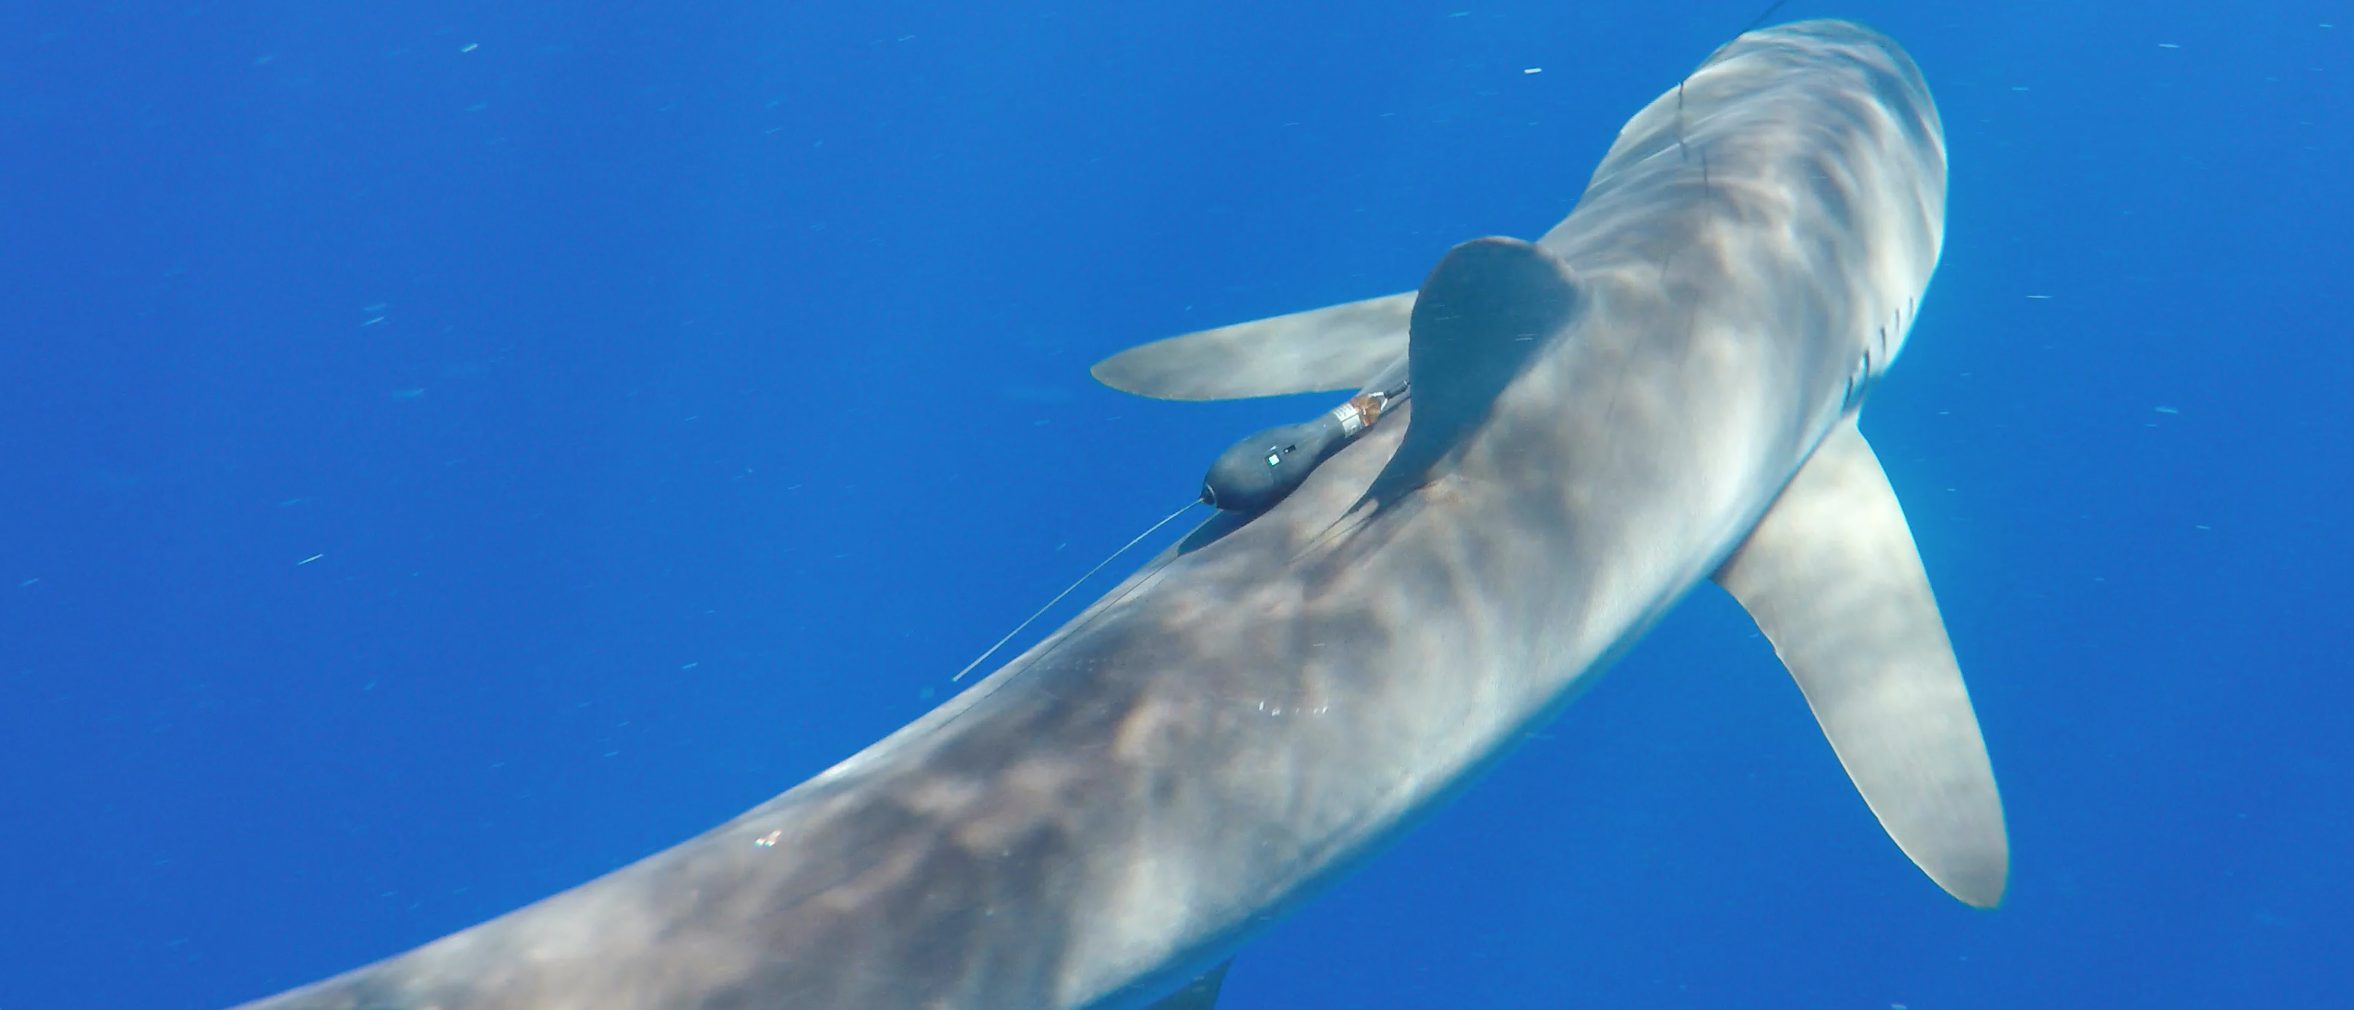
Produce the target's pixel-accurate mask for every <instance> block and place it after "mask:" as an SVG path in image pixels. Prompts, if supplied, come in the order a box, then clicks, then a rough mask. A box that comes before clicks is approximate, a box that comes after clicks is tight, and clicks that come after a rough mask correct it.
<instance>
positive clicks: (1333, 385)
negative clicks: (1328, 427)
mask: <svg viewBox="0 0 2354 1010" xmlns="http://www.w3.org/2000/svg"><path fill="white" fill-rule="evenodd" d="M1413 311H1414V292H1412V291H1407V292H1403V293H1400V294H1394V295H1386V296H1384V297H1381V298H1368V299H1366V300H1364V301H1361V302H1348V303H1346V304H1342V305H1332V306H1327V307H1325V308H1321V309H1314V310H1311V311H1308V312H1294V313H1292V314H1290V315H1287V316H1276V317H1273V318H1271V319H1261V320H1258V321H1256V322H1249V323H1236V324H1235V325H1232V326H1221V327H1218V328H1217V329H1214V330H1202V331H1201V332H1198V333H1188V334H1185V335H1184V336H1179V337H1170V338H1168V339H1166V340H1156V341H1153V342H1152V343H1149V344H1144V345H1141V346H1137V347H1131V348H1129V349H1127V350H1125V351H1121V352H1120V353H1118V354H1115V355H1112V356H1111V357H1108V358H1105V359H1103V360H1102V361H1099V362H1096V363H1095V367H1094V368H1092V369H1089V370H1088V371H1089V372H1090V373H1092V374H1093V375H1094V376H1095V378H1096V381H1098V382H1101V383H1103V384H1104V385H1106V386H1110V387H1112V388H1113V389H1117V390H1120V391H1122V392H1126V393H1135V394H1136V395H1138V396H1150V397H1153V398H1155V399H1161V400H1234V399H1241V398H1244V397H1251V396H1284V395H1287V394H1291V393H1315V392H1324V391H1329V390H1350V391H1354V390H1357V389H1359V388H1361V387H1363V386H1364V385H1365V384H1366V383H1368V382H1371V381H1372V380H1373V378H1374V376H1376V375H1377V374H1379V373H1380V372H1381V371H1382V369H1383V368H1384V367H1386V366H1389V365H1391V364H1394V363H1396V362H1397V361H1398V359H1400V358H1402V357H1404V356H1405V354H1406V320H1407V317H1408V316H1409V315H1411V314H1412V313H1413Z"/></svg>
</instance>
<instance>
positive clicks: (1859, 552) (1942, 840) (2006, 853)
mask: <svg viewBox="0 0 2354 1010" xmlns="http://www.w3.org/2000/svg"><path fill="white" fill-rule="evenodd" d="M1716 581H1717V584H1719V585H1721V586H1724V587H1725V589H1726V590H1727V591H1729V592H1731V593H1732V594H1733V598H1734V599H1737V600H1739V601H1741V606H1742V607H1744V608H1746V609H1747V610H1748V611H1749V616H1750V617H1752V618H1754V619H1755V620H1756V621H1757V626H1758V629H1759V630H1761V631H1763V632H1765V636H1766V639H1767V641H1770V642H1772V643H1773V645H1774V652H1775V654H1776V655H1779V656H1780V657H1781V658H1782V665H1783V666H1785V667H1787V668H1788V669H1789V670H1790V675H1791V677H1793V678H1795V679H1796V680H1797V681H1798V687H1799V690H1801V691H1802V692H1804V693H1805V694H1806V703H1807V705H1808V706H1809V707H1811V708H1813V709H1814V713H1815V719H1816V721H1818V722H1820V723H1821V724H1822V727H1823V735H1824V736H1825V737H1828V738H1829V739H1830V741H1831V749H1832V750H1833V751H1835V752H1837V753H1838V755H1839V763H1840V764H1841V765H1843V766H1845V767H1846V769H1847V775H1848V777H1849V778H1851V779H1853V780H1854V781H1855V786H1856V789H1857V790H1858V791H1860V792H1862V793H1863V795H1864V802H1865V804H1867V805H1869V806H1870V807H1871V808H1872V813H1873V815H1874V816H1876V817H1878V818H1879V819H1880V824H1881V826H1882V827H1884V828H1886V829H1888V836H1889V837H1890V838H1893V839H1895V840H1896V844H1897V847H1898V848H1901V849H1903V850H1904V853H1905V855H1907V856H1910V857H1912V860H1913V863H1914V864H1915V865H1917V866H1919V867H1920V868H1921V870H1922V872H1925V873H1927V874H1928V875H1929V879H1931V880H1935V881H1936V882H1937V884H1938V886H1940V887H1943V888H1945V890H1946V891H1947V893H1950V894H1952V895H1953V896H1954V897H1956V898H1960V899H1961V900H1963V901H1965V902H1968V903H1969V904H1972V905H1976V906H1978V907H1980V908H1991V907H1993V906H1994V905H1995V904H1996V903H1997V902H1999V901H2001V900H2002V895H2003V888H2004V884H2005V881H2006V880H2007V878H2008V876H2009V867H2010V845H2009V842H2008V841H2007V840H2006V837H2005V833H2004V830H2003V807H2002V798H2001V796H2000V795H1998V794H1997V793H1996V792H1995V787H1994V771H1993V769H1992V768H1990V767H1989V766H1988V764H1987V760H1986V743H1985V741H1984V740H1982V739H1980V737H1979V733H1978V717H1977V715H1976V714H1975V713H1974V712H1973V711H1972V710H1971V708H1970V695H1969V692H1968V691H1967V690H1965V689H1964V688H1963V686H1962V671H1961V667H1960V666H1959V665H1958V664H1956V663H1955V661H1954V655H1953V645H1952V644H1951V643H1950V642H1949V641H1947V639H1946V636H1945V622H1944V620H1943V619H1942V618H1940V617H1939V616H1938V613H1937V599H1936V597H1935V596H1933V595H1931V593H1930V590H1929V577H1928V575H1927V574H1925V573H1924V572H1923V571H1922V570H1921V556H1920V553H1919V551H1918V550H1917V549H1915V547H1914V546H1913V533H1912V529H1911V528H1910V527H1909V526H1907V525H1906V523H1905V518H1904V509H1903V508H1902V507H1900V506H1899V505H1898V504H1897V502H1896V493H1895V492H1894V491H1893V490H1891V489H1890V488H1889V486H1888V477H1887V475H1886V474H1885V473H1883V472H1882V471H1881V469H1880V461H1879V459H1878V458H1877V457H1875V456H1874V455H1872V447H1871V446H1870V445H1868V444H1866V443H1865V442H1864V437H1863V435H1862V434H1861V433H1859V432H1857V431H1856V428H1855V421H1854V419H1853V418H1852V417H1850V418H1848V419H1847V420H1844V421H1842V422H1840V423H1839V424H1838V425H1836V426H1834V427H1833V428H1832V430H1831V433H1830V434H1829V435H1828V436H1825V437H1824V439H1823V443H1822V444H1821V445H1820V446H1817V447H1816V448H1815V451H1814V455H1813V456H1811V457H1810V458H1808V459H1807V461H1806V465H1804V466H1802V467H1800V468H1799V470H1798V475H1797V476H1796V477H1794V478H1792V479H1791V481H1790V485H1789V487H1787V488H1785V489H1783V491H1782V494H1781V497H1779V498H1777V499H1775V501H1774V504H1773V507H1772V508H1770V509H1768V510H1767V511H1766V514H1765V518H1764V519H1762V520H1759V522H1758V524H1757V528H1756V529H1755V530H1752V531H1751V532H1750V534H1749V539H1748V541H1747V542H1745V543H1743V544H1742V545H1741V548H1740V550H1738V551H1736V552H1734V554H1733V557H1732V559H1731V560H1729V561H1727V562H1725V564H1724V567H1723V568H1721V569H1719V570H1718V571H1717V573H1716Z"/></svg>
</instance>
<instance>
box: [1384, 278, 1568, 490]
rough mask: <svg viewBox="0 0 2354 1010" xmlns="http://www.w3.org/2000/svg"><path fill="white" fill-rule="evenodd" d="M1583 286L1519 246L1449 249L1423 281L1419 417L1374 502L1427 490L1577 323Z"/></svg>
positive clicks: (1415, 342)
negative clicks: (1507, 391)
mask: <svg viewBox="0 0 2354 1010" xmlns="http://www.w3.org/2000/svg"><path fill="white" fill-rule="evenodd" d="M1578 301H1579V299H1578V288H1577V281H1576V278H1574V277H1573V276H1572V275H1571V273H1570V270H1569V265H1568V264H1566V263H1563V262H1562V261H1561V260H1560V259H1558V258H1556V257H1555V256H1553V254H1551V253H1548V252H1546V251H1544V250H1543V249H1540V248H1538V247H1537V246H1535V245H1531V244H1529V243H1527V242H1523V241H1521V240H1519V239H1515V238H1482V239H1473V240H1472V241H1469V242H1465V243H1463V244H1462V245H1459V246H1456V247H1455V248H1453V249H1451V250H1448V252H1447V255H1446V257H1445V258H1444V259H1441V260H1439V265H1438V266H1437V267H1435V268H1433V269H1432V270H1431V272H1430V277H1429V279H1427V280H1425V281H1423V282H1422V291H1421V293H1420V296H1419V297H1418V298H1417V299H1416V301H1415V303H1414V316H1413V321H1412V323H1411V325H1410V336H1409V337H1408V339H1407V351H1406V355H1407V366H1406V367H1407V372H1408V374H1409V376H1410V379H1409V382H1410V385H1409V386H1408V388H1410V389H1412V390H1413V393H1414V413H1413V416H1412V417H1411V418H1410V419H1409V420H1408V421H1407V424H1406V434H1405V436H1404V437H1403V438H1402V439H1400V440H1399V443H1398V451H1397V452H1396V454H1394V455H1392V456H1391V457H1390V461H1389V464H1388V465H1387V466H1385V467H1383V468H1382V471H1381V475H1380V476H1379V477H1376V478H1375V479H1374V481H1373V486H1372V488H1371V490H1369V491H1368V492H1367V497H1369V498H1374V499H1381V498H1386V497H1388V496H1389V495H1390V494H1393V493H1395V492H1398V491H1403V490H1406V489H1409V488H1413V487H1418V486H1420V485H1421V484H1423V483H1425V482H1426V481H1428V480H1429V478H1430V477H1431V475H1432V474H1431V471H1432V468H1434V467H1435V466H1437V465H1438V463H1439V461H1440V460H1441V459H1443V458H1445V457H1446V455H1447V454H1448V453H1449V452H1451V451H1453V449H1454V448H1455V446H1456V445H1457V444H1459V443H1460V442H1461V441H1462V439H1463V436H1464V434H1465V433H1466V432H1468V431H1469V430H1470V429H1472V428H1474V427H1476V426H1478V425H1479V424H1480V423H1481V422H1483V421H1485V420H1487V417H1488V414H1489V411H1490V410H1491V409H1493V407H1494V406H1495V402H1496V397H1497V396H1498V395H1499V394H1501V393H1502V392H1503V391H1504V387H1505V385H1507V384H1508V383H1510V382H1511V381H1512V379H1513V377H1514V376H1516V375H1519V374H1520V371H1521V369H1522V367H1524V366H1525V365H1527V363H1528V359H1529V357H1530V355H1531V354H1533V353H1534V352H1535V351H1536V350H1537V348H1539V347H1542V346H1544V344H1545V343H1546V340H1547V338H1549V337H1551V336H1553V335H1554V334H1555V333H1556V332H1558V331H1560V330H1561V329H1562V328H1563V327H1566V326H1568V325H1569V324H1570V322H1571V320H1572V318H1573V317H1574V316H1575V315H1576V312H1577V307H1578Z"/></svg>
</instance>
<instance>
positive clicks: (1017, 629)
mask: <svg viewBox="0 0 2354 1010" xmlns="http://www.w3.org/2000/svg"><path fill="white" fill-rule="evenodd" d="M1199 504H1201V503H1200V502H1198V501H1189V502H1186V503H1185V504H1183V505H1179V506H1177V511H1175V512H1171V513H1169V514H1168V515H1166V516H1163V517H1161V521H1160V522H1157V523H1154V524H1152V526H1151V528H1149V529H1146V530H1145V531H1144V532H1142V533H1139V534H1137V535H1136V536H1135V538H1134V539H1132V540H1129V541H1128V542H1127V543H1124V544H1121V545H1120V549H1119V550H1116V551H1113V552H1112V553H1111V554H1110V555H1109V556H1107V557H1105V558H1104V559H1103V560H1101V561H1098V562H1096V563H1095V567H1093V568H1090V569H1088V570H1087V574H1085V575H1082V576H1079V578H1078V580H1077V581H1074V582H1072V583H1071V584H1070V585H1068V586H1064V587H1063V591H1062V592H1059V593H1056V594H1054V599H1051V600H1048V601H1046V603H1045V604H1043V605H1041V606H1040V607H1039V608H1038V609H1037V610H1035V611H1032V612H1031V614H1030V616H1028V617H1025V618H1022V623H1020V624H1017V625H1014V630H1012V631H1008V632H1006V633H1005V637H1004V638H1000V639H998V640H997V644H995V645H992V646H990V647H989V650H988V651H987V652H983V653H981V654H980V655H978V656H974V657H973V661H972V662H970V663H966V664H965V665H964V669H962V670H958V671H956V676H954V677H950V678H948V681H949V683H952V684H953V683H955V682H957V681H960V680H963V679H964V675H965V674H968V673H971V672H973V667H976V666H979V665H981V663H982V662H983V661H985V660H987V659H988V658H989V657H991V656H994V655H996V654H997V650H999V649H1002V648H1005V643H1007V642H1010V641H1013V640H1014V636H1015V635H1019V634H1021V633H1022V629H1023V628H1027V627H1029V626H1030V624H1031V622H1033V621H1036V620H1038V618H1040V617H1041V616H1044V615H1045V613H1046V612H1047V611H1049V610H1052V609H1054V605H1055V604H1057V603H1061V602H1062V601H1063V597H1065V596H1069V595H1071V590H1074V589H1077V588H1079V586H1080V585H1081V584H1083V583H1085V582H1086V581H1087V580H1088V579H1092V578H1094V577H1095V573H1097V572H1100V571H1103V566H1105V565H1108V564H1111V563H1112V559H1113V558H1117V557H1119V556H1120V555H1122V554H1126V553H1128V548H1131V547H1134V546H1136V545H1137V544H1139V543H1141V542H1143V540H1144V538H1146V537H1149V536H1151V535H1153V534H1154V533H1155V532H1158V531H1159V530H1160V528H1161V527H1163V526H1167V525H1169V523H1171V522H1173V521H1175V520H1176V518H1177V517H1178V516H1181V515H1184V514H1185V511H1186V510H1187V509H1190V508H1192V507H1194V506H1196V505H1199Z"/></svg>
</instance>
